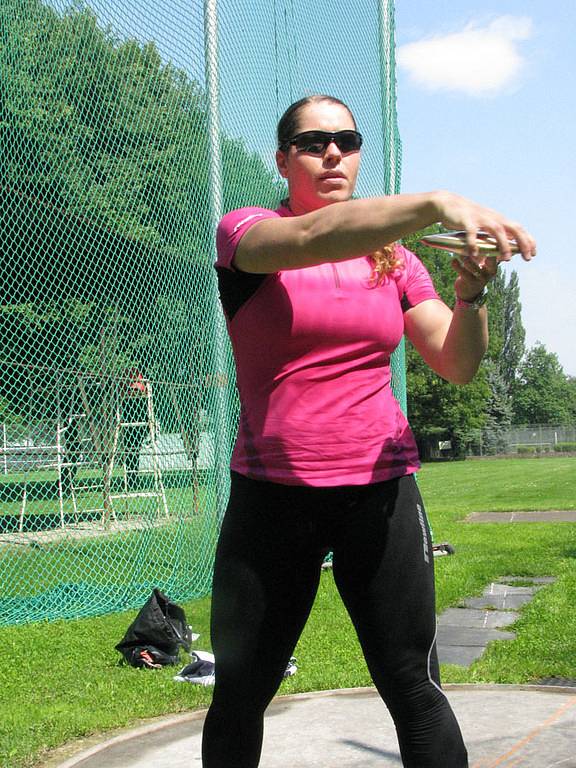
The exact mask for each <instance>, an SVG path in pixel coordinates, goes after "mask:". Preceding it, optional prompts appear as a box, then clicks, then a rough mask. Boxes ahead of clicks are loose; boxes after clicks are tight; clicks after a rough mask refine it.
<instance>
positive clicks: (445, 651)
mask: <svg viewBox="0 0 576 768" xmlns="http://www.w3.org/2000/svg"><path fill="white" fill-rule="evenodd" d="M485 650H486V646H485V645H484V643H480V644H479V645H438V660H439V662H440V664H454V666H456V667H469V666H470V665H471V664H473V663H474V662H475V661H477V660H478V659H479V658H481V656H482V654H483V653H484V651H485Z"/></svg>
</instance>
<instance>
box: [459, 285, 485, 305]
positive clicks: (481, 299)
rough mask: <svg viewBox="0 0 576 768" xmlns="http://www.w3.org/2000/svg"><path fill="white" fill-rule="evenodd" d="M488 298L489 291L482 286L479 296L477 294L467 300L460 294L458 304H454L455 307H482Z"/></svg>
mask: <svg viewBox="0 0 576 768" xmlns="http://www.w3.org/2000/svg"><path fill="white" fill-rule="evenodd" d="M487 298H488V291H487V290H486V288H482V290H481V291H480V293H479V294H478V296H476V297H475V298H474V299H472V300H471V301H466V300H465V299H461V298H460V297H459V296H457V297H456V304H454V309H480V307H483V306H484V304H486V299H487Z"/></svg>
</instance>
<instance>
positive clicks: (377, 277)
mask: <svg viewBox="0 0 576 768" xmlns="http://www.w3.org/2000/svg"><path fill="white" fill-rule="evenodd" d="M322 102H328V103H330V104H339V105H340V106H341V107H344V109H346V110H347V111H348V113H349V115H350V117H351V118H352V122H353V123H354V129H355V130H356V129H357V125H356V120H355V118H354V115H353V114H352V110H351V109H350V107H349V106H348V105H347V104H345V103H344V102H343V101H341V100H340V99H337V98H336V97H335V96H328V95H326V94H323V93H317V94H313V95H312V96H305V97H304V98H303V99H299V100H298V101H295V102H294V104H291V105H290V106H289V107H288V109H287V110H286V111H285V112H284V114H283V115H282V117H281V118H280V120H279V121H278V127H277V129H276V134H277V138H278V148H279V149H283V148H284V147H285V146H286V144H287V142H288V141H289V140H290V139H291V138H292V137H293V136H295V135H296V134H297V133H298V129H299V125H298V124H299V118H300V113H301V112H302V110H303V109H304V108H305V107H307V106H308V105H309V104H320V103H322ZM396 251H397V249H396V246H395V244H394V243H390V244H389V245H384V246H382V248H379V249H378V250H377V251H374V253H371V254H370V258H371V260H372V265H373V273H372V278H373V281H374V285H380V284H381V283H382V282H383V280H384V278H385V277H386V276H387V275H389V274H391V273H392V272H394V270H396V269H398V268H399V267H400V266H401V265H402V261H401V260H400V259H399V258H398V256H397V252H396Z"/></svg>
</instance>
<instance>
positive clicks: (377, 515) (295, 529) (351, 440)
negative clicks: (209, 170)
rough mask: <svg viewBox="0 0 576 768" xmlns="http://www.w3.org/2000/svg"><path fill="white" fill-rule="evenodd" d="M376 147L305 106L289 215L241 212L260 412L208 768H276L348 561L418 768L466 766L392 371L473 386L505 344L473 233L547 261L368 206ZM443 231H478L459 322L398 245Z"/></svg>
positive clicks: (239, 472)
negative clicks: (304, 671) (366, 147)
mask: <svg viewBox="0 0 576 768" xmlns="http://www.w3.org/2000/svg"><path fill="white" fill-rule="evenodd" d="M361 143H362V138H361V136H360V134H358V133H357V127H356V124H355V121H354V118H353V116H352V114H351V112H350V110H349V109H348V107H347V106H346V105H344V104H343V103H342V102H340V101H339V100H337V99H334V98H332V97H328V96H314V97H310V98H306V99H303V100H301V101H299V102H296V103H295V104H294V105H292V106H291V107H290V108H289V109H288V110H287V111H286V113H285V114H284V116H283V117H282V119H281V120H280V123H279V126H278V147H279V148H278V151H277V155H276V160H277V165H278V170H279V172H280V174H281V175H282V176H283V177H284V178H285V179H286V181H287V183H288V192H289V197H288V200H287V201H285V203H284V204H283V205H281V207H280V208H279V209H278V210H277V211H270V210H265V209H261V208H245V209H242V210H240V211H233V212H231V213H229V214H228V215H226V216H225V217H224V218H223V220H222V222H221V223H220V226H219V229H218V234H217V241H218V261H217V264H216V268H217V270H218V278H219V285H220V292H221V298H222V303H223V307H224V311H225V314H226V318H227V323H228V330H229V333H230V337H231V340H232V345H233V348H234V353H235V358H236V365H237V381H238V389H239V392H240V399H241V404H242V407H241V418H240V427H239V434H238V439H237V442H236V446H235V449H234V454H233V458H232V485H231V495H230V501H229V505H228V508H227V511H226V515H225V517H224V521H223V525H222V531H221V535H220V540H219V544H218V550H217V554H216V563H215V571H214V584H213V602H212V627H211V631H212V644H213V650H214V654H215V657H216V685H215V689H214V697H213V702H212V706H211V707H210V710H209V713H208V715H207V718H206V723H205V728H204V741H203V765H204V768H253V767H255V766H257V765H258V762H259V757H260V750H261V744H262V731H263V715H264V711H265V709H266V707H267V705H268V703H269V702H270V700H271V699H272V697H273V696H274V694H275V693H276V691H277V689H278V686H279V684H280V681H281V680H282V677H283V673H284V670H285V669H286V665H287V662H288V660H289V658H290V656H291V654H292V652H293V649H294V647H295V645H296V642H297V640H298V638H299V636H300V633H301V631H302V629H303V627H304V624H305V622H306V619H307V617H308V614H309V611H310V609H311V606H312V603H313V601H314V597H315V594H316V590H317V586H318V580H319V575H320V571H321V563H322V561H323V559H324V557H325V555H326V553H327V552H328V551H330V550H331V551H332V552H333V573H334V579H335V582H336V584H337V587H338V589H339V591H340V594H341V596H342V599H343V601H344V603H345V605H346V608H347V610H348V612H349V614H350V616H351V619H352V621H353V623H354V626H355V629H356V631H357V634H358V638H359V641H360V644H361V646H362V650H363V653H364V655H365V658H366V662H367V664H368V667H369V670H370V673H371V676H372V678H373V680H374V683H375V685H376V687H377V689H378V691H379V693H380V694H381V696H382V698H383V699H384V701H385V702H386V704H387V706H388V708H389V710H390V712H391V714H392V717H393V719H394V722H395V725H396V730H397V733H398V739H399V743H400V750H401V754H402V759H403V762H404V765H405V766H409V767H410V768H416V767H417V768H427V767H430V768H432V766H434V768H438V767H439V766H442V767H443V768H463V766H466V765H467V757H466V749H465V747H464V744H463V742H462V737H461V734H460V730H459V728H458V725H457V723H456V720H455V718H454V715H453V713H452V711H451V709H450V706H449V704H448V702H447V699H446V697H445V695H444V693H443V692H442V690H441V688H440V681H439V669H438V661H437V655H436V646H435V631H436V629H435V628H436V622H435V608H434V575H433V557H432V548H431V542H430V536H429V530H428V525H427V522H426V518H425V513H424V508H423V504H422V500H421V498H420V495H419V492H418V488H417V486H416V483H415V480H414V472H415V471H416V469H417V468H418V457H417V452H416V447H415V444H414V439H413V436H412V434H411V432H410V429H409V427H408V425H407V423H406V420H405V418H404V416H403V415H402V413H401V411H400V409H399V407H398V404H397V402H396V400H395V399H394V397H393V396H392V394H391V391H390V368H389V360H390V354H391V353H392V351H393V350H394V348H395V347H396V345H397V344H398V342H399V341H400V338H401V336H402V334H403V333H404V332H405V333H406V335H407V336H408V338H409V339H410V340H411V342H412V343H413V344H414V346H415V347H416V349H417V350H418V351H419V353H420V354H421V355H422V356H423V358H424V359H425V360H426V362H427V363H428V364H429V365H430V366H431V367H432V368H433V369H434V370H435V371H436V372H437V373H438V374H440V375H441V376H443V377H444V378H446V379H448V380H449V381H452V382H455V383H465V382H468V381H470V380H471V379H472V377H473V376H474V374H475V372H476V370H477V369H478V366H479V364H480V361H481V359H482V356H483V354H484V352H485V350H486V345H487V340H488V332H487V318H486V308H485V307H483V306H481V304H482V301H481V298H480V297H481V296H482V294H483V291H484V288H485V285H486V283H487V282H488V281H489V280H490V279H491V278H492V277H493V276H494V274H495V272H496V267H497V264H496V258H495V257H490V258H483V257H481V256H480V255H479V253H478V250H477V248H476V247H475V233H476V232H477V230H479V229H483V230H488V231H489V232H491V233H492V234H493V235H494V236H495V237H496V238H497V240H498V243H499V248H500V258H501V259H504V260H508V259H509V258H510V257H511V252H510V245H509V242H508V239H509V238H515V239H516V240H517V242H518V244H519V247H520V250H521V252H522V255H523V257H524V258H525V259H527V260H528V259H530V258H531V257H532V256H533V255H534V252H535V244H534V241H533V240H532V238H531V237H530V236H529V235H528V234H527V233H526V232H525V231H524V230H523V228H522V227H521V226H519V225H517V224H514V223H512V222H509V221H508V220H507V219H506V218H505V217H504V216H502V215H500V214H499V213H497V212H495V211H492V210H489V209H487V208H484V207H482V206H479V205H477V204H475V203H473V202H471V201H469V200H466V199H464V198H462V197H459V196H457V195H454V194H451V193H448V192H433V193H427V194H417V195H398V196H391V197H382V198H371V199H362V200H352V199H351V197H352V193H353V191H354V186H355V182H356V176H357V173H358V167H359V162H360V147H361ZM437 221H441V222H442V223H443V224H445V225H446V226H448V227H450V228H458V229H463V230H466V232H467V245H468V254H467V255H466V256H465V257H464V258H463V260H462V263H460V261H457V260H455V261H454V262H453V266H454V269H455V271H456V273H457V275H456V280H455V293H456V301H455V307H454V310H451V309H449V308H448V307H447V306H446V305H445V304H444V303H443V302H442V301H440V299H439V298H438V295H437V294H436V291H435V290H434V287H433V285H432V283H431V280H430V277H429V275H428V274H427V272H426V270H425V269H424V267H423V266H422V264H421V263H420V262H419V261H418V259H417V258H416V257H415V256H414V255H413V254H411V253H409V252H408V251H406V250H405V249H403V248H402V247H401V246H400V245H388V246H385V244H390V243H395V241H397V240H398V239H399V238H401V237H403V236H406V235H408V234H410V233H412V232H415V231H417V230H419V229H421V228H423V227H425V226H427V225H430V224H432V223H433V222H437ZM383 245H384V246H385V247H383ZM366 254H369V255H366Z"/></svg>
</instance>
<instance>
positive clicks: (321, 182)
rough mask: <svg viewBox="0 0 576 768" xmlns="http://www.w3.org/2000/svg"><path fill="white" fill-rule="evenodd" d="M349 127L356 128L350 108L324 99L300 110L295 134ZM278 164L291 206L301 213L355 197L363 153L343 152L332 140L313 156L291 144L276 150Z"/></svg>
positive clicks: (333, 130)
mask: <svg viewBox="0 0 576 768" xmlns="http://www.w3.org/2000/svg"><path fill="white" fill-rule="evenodd" d="M346 130H355V126H354V121H353V119H352V116H351V115H350V113H349V112H348V110H347V109H346V108H345V107H343V106H342V105H341V104H333V103H332V102H329V101H321V102H317V103H312V104H307V105H306V106H305V107H303V108H302V109H301V110H300V113H299V115H298V128H297V130H296V131H295V133H302V132H303V131H328V132H330V133H335V132H336V131H346ZM276 163H277V165H278V171H279V172H280V174H281V176H283V177H284V178H285V179H286V180H287V182H288V194H289V198H290V208H291V209H292V211H293V212H294V213H295V214H297V215H298V214H302V213H307V212H308V211H314V210H316V209H317V208H323V207H324V206H325V205H330V204H331V203H337V202H341V201H343V200H349V199H350V197H352V193H353V192H354V187H355V186H356V177H357V176H358V168H359V165H360V152H359V151H355V152H347V153H345V154H343V153H342V152H341V151H340V150H339V149H338V147H337V146H336V144H335V143H334V142H332V144H330V145H329V146H327V147H326V149H325V150H324V152H323V153H322V154H321V155H313V154H311V153H308V152H299V151H298V150H297V149H296V147H294V146H293V145H290V146H289V147H288V149H286V150H284V151H282V150H278V151H277V153H276Z"/></svg>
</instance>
